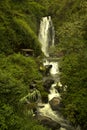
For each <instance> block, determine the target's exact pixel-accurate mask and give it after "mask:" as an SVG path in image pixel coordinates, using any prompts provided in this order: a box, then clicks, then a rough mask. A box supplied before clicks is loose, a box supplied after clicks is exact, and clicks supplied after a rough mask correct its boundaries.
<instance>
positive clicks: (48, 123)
mask: <svg viewBox="0 0 87 130" xmlns="http://www.w3.org/2000/svg"><path fill="white" fill-rule="evenodd" d="M38 121H39V122H40V123H41V124H42V125H44V126H46V127H48V128H51V129H52V130H59V128H60V127H61V125H60V124H59V123H57V122H56V121H53V120H52V119H51V118H48V117H45V116H40V115H38Z"/></svg>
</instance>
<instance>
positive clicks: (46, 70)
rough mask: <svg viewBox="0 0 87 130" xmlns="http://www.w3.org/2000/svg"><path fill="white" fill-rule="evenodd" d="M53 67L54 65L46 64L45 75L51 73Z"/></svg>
mask: <svg viewBox="0 0 87 130" xmlns="http://www.w3.org/2000/svg"><path fill="white" fill-rule="evenodd" d="M51 68H52V65H46V66H45V75H49V74H50V69H51Z"/></svg>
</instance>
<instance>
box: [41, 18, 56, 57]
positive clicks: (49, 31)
mask: <svg viewBox="0 0 87 130" xmlns="http://www.w3.org/2000/svg"><path fill="white" fill-rule="evenodd" d="M54 36H55V33H54V27H53V24H52V20H51V17H50V16H49V17H43V18H42V20H41V24H40V31H39V41H40V43H41V44H42V52H43V53H44V55H45V56H46V57H49V53H48V48H49V46H50V45H52V46H53V45H54Z"/></svg>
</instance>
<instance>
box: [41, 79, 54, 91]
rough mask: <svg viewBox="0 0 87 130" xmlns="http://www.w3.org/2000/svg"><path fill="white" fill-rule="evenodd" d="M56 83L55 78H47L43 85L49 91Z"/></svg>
mask: <svg viewBox="0 0 87 130" xmlns="http://www.w3.org/2000/svg"><path fill="white" fill-rule="evenodd" d="M53 83H54V80H53V79H52V78H46V79H45V80H44V81H43V86H44V89H45V90H46V91H47V92H49V89H50V87H51V85H52V84H53Z"/></svg>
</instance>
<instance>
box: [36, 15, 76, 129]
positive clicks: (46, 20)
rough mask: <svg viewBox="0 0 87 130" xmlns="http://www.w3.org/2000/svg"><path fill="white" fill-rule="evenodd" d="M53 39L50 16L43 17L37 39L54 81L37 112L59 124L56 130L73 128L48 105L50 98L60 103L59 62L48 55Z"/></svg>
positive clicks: (53, 33) (44, 64) (44, 63)
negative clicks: (46, 99) (57, 87)
mask: <svg viewBox="0 0 87 130" xmlns="http://www.w3.org/2000/svg"><path fill="white" fill-rule="evenodd" d="M54 39H55V31H54V27H53V23H52V20H51V17H50V16H48V17H43V18H42V20H41V23H40V30H39V41H40V43H41V46H42V48H41V49H42V52H43V53H44V56H45V58H44V59H43V66H47V65H52V67H51V69H50V77H51V78H52V79H53V80H54V83H53V84H52V85H51V86H50V88H49V94H48V103H38V113H39V114H40V115H41V116H44V117H48V118H49V119H52V120H53V121H55V122H57V123H58V124H60V128H58V129H57V128H56V129H57V130H75V129H74V128H73V127H72V126H71V125H70V124H69V122H68V121H67V120H65V119H64V118H63V116H62V115H61V113H60V112H58V111H56V110H53V109H52V107H51V105H50V102H51V101H52V100H54V101H55V102H58V104H60V102H61V95H60V93H59V92H58V90H57V89H56V88H55V87H56V85H57V83H59V86H60V87H61V86H62V84H61V83H60V79H59V75H60V72H59V67H58V64H59V63H58V61H57V60H54V57H50V55H49V48H50V47H53V46H55V44H54ZM49 59H50V60H49ZM56 129H55V130H56ZM53 130H54V129H53Z"/></svg>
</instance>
